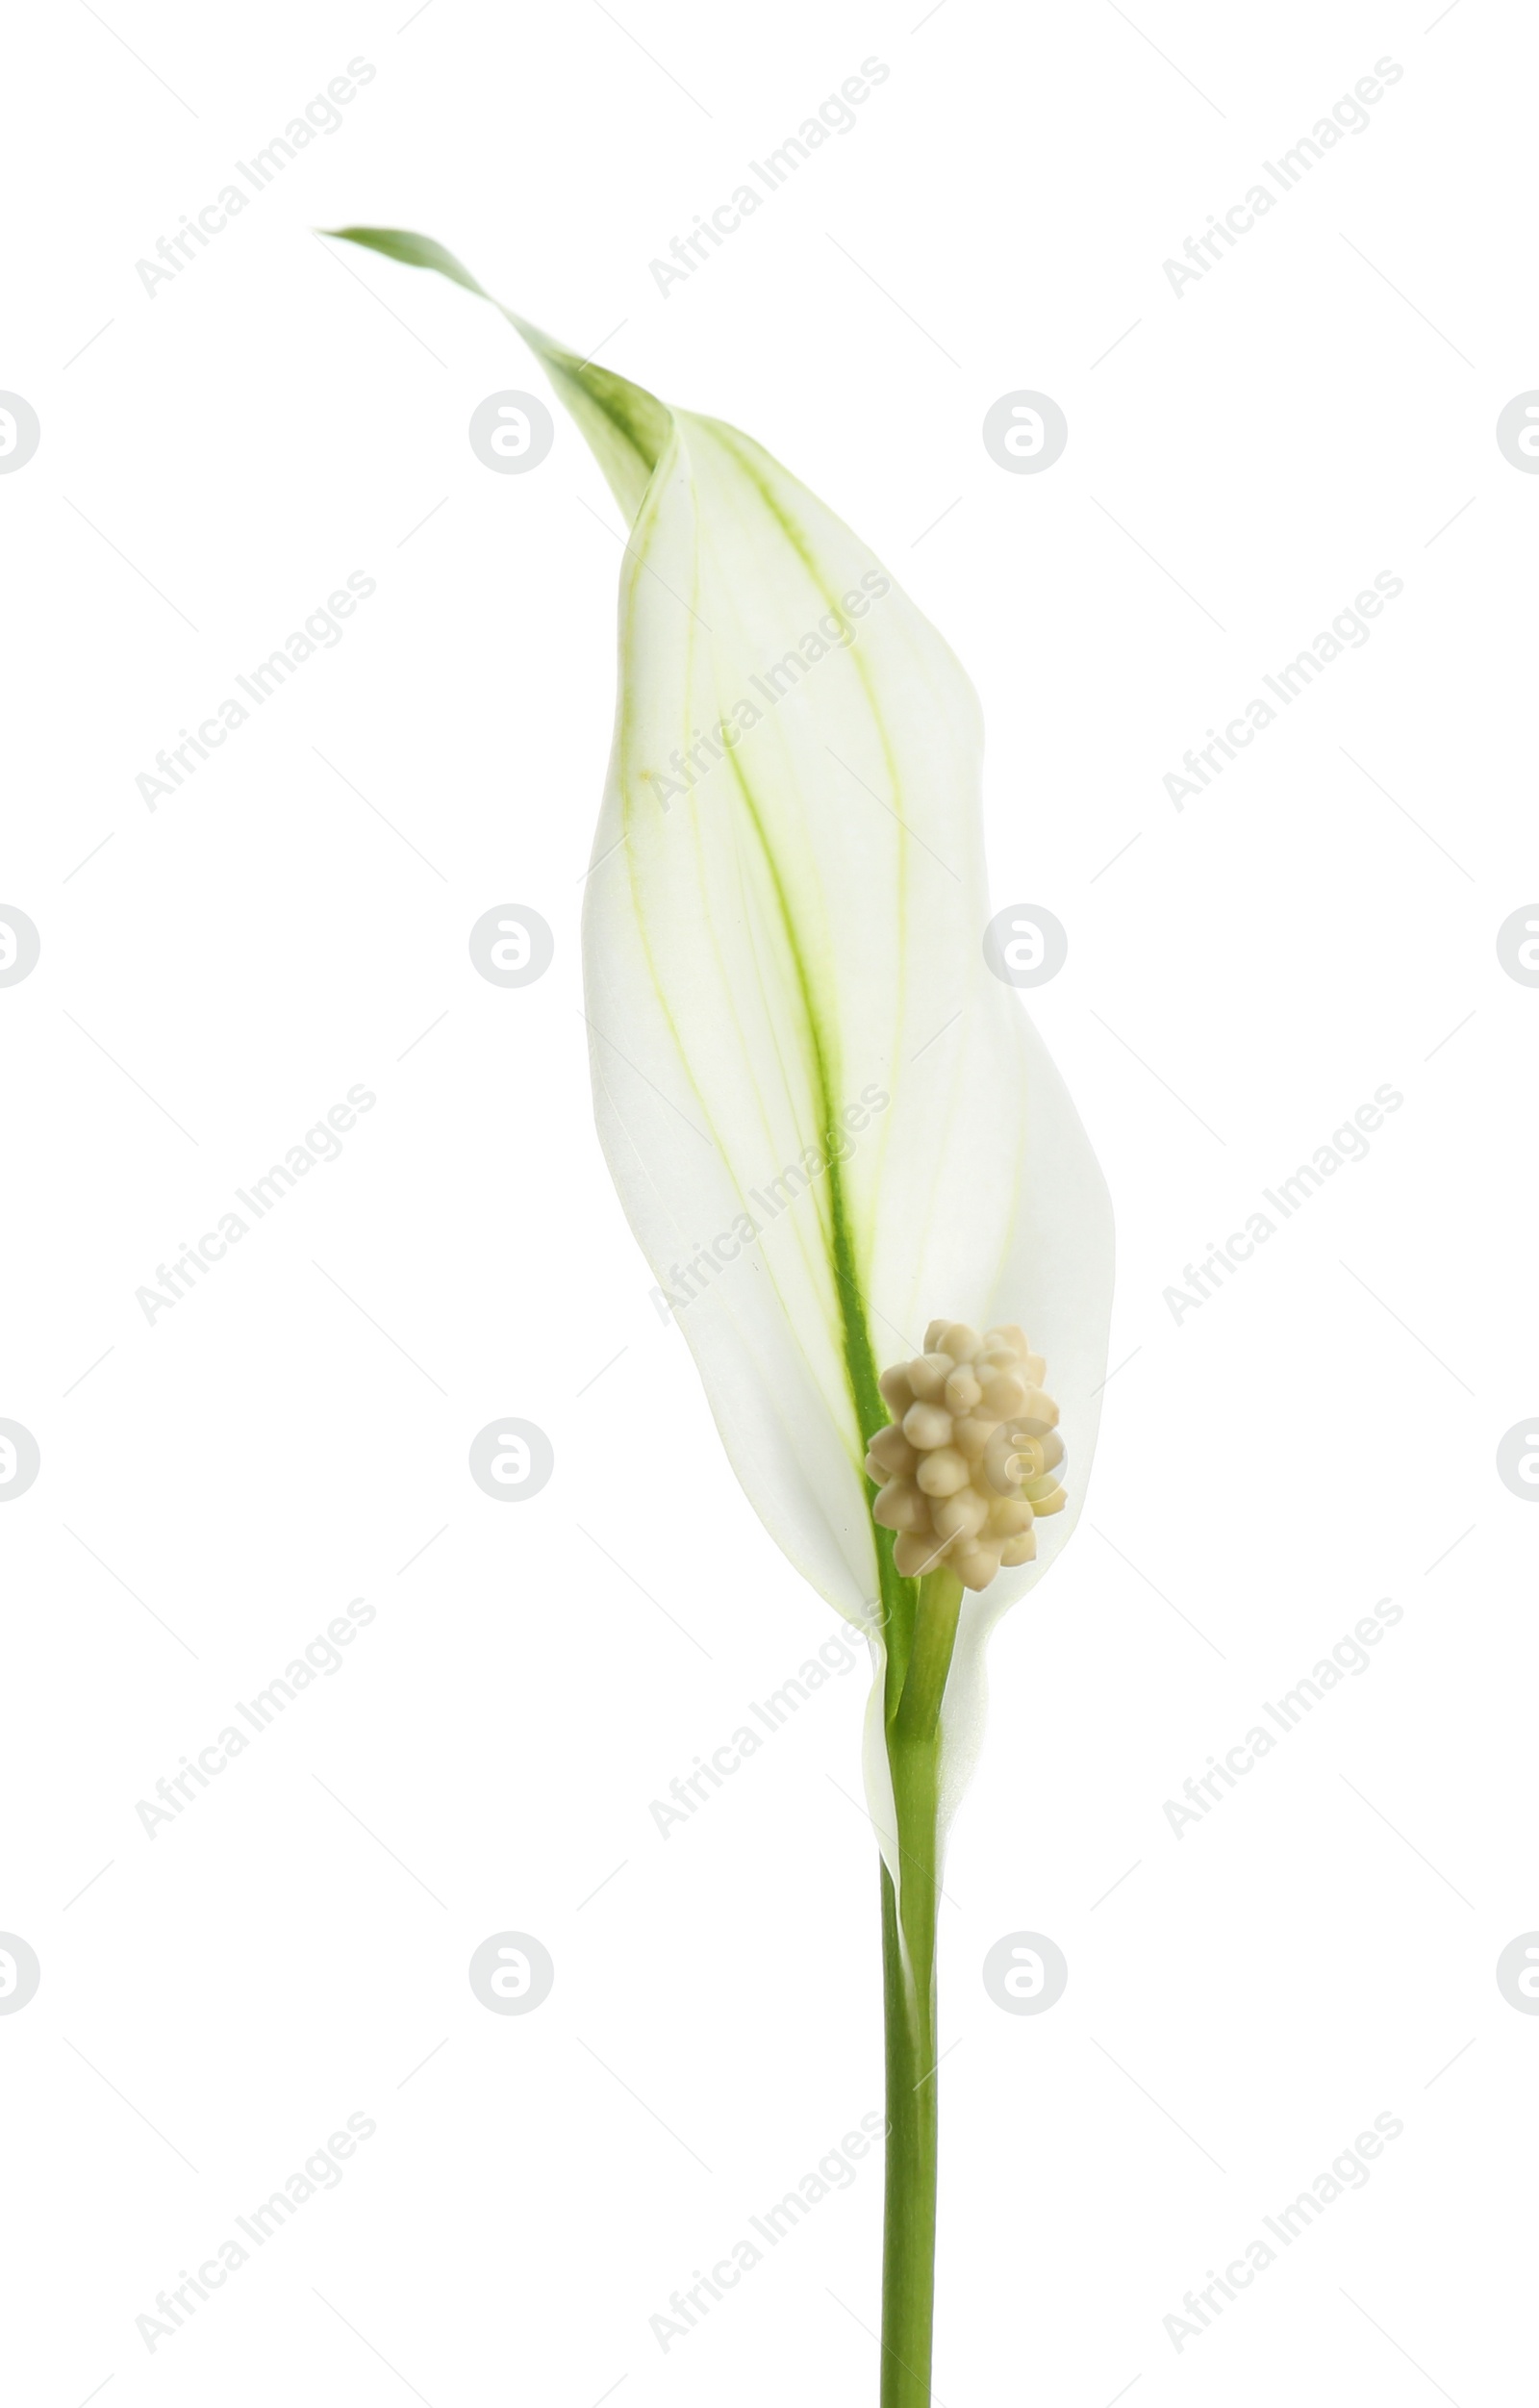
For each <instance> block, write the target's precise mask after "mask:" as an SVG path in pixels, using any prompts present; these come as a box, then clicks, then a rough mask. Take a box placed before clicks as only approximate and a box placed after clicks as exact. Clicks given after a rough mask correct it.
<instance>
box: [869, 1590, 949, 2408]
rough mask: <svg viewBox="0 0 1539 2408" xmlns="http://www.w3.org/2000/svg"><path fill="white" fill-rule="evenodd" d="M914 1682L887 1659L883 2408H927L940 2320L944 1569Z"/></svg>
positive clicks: (916, 1627)
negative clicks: (890, 1854) (889, 1827)
mask: <svg viewBox="0 0 1539 2408" xmlns="http://www.w3.org/2000/svg"><path fill="white" fill-rule="evenodd" d="M917 1587H918V1601H917V1604H916V1607H915V1611H914V1617H913V1629H912V1633H911V1635H910V1644H909V1648H908V1650H907V1668H906V1674H904V1675H902V1676H900V1677H898V1678H893V1677H891V1676H892V1675H893V1674H894V1672H895V1668H896V1652H895V1653H890V1655H889V1658H888V1665H889V1674H890V1679H889V1684H888V1698H887V1761H888V1765H889V1769H890V1771H891V1773H892V1780H893V1801H894V1807H895V1810H896V1841H897V1858H898V1872H899V1879H898V1883H897V1884H896V1885H895V1883H894V1880H893V1876H892V1874H891V1873H890V1872H889V1871H888V1869H887V1866H886V1865H885V1864H884V1865H883V1866H882V1975H883V1979H882V2003H883V2016H884V2021H885V2027H886V2055H887V2173H886V2196H885V2207H884V2223H883V2238H882V2385H881V2398H882V2408H928V2403H929V2397H930V2352H931V2340H932V2334H933V2329H934V2321H935V2209H936V2181H937V2174H938V2165H939V2161H938V2136H939V2112H940V2108H939V2095H938V2094H939V2090H940V2076H939V2072H938V2069H937V2060H938V2056H939V2050H938V2046H937V2029H938V2027H937V2020H936V1967H935V1958H936V1919H937V1910H938V1908H939V1904H940V1845H941V1832H940V1800H941V1702H942V1699H943V1697H944V1695H945V1690H946V1675H947V1673H948V1672H949V1670H950V1666H951V1656H952V1651H953V1649H954V1647H955V1644H956V1632H957V1621H958V1617H959V1615H960V1613H961V1610H962V1584H961V1582H960V1581H959V1580H958V1579H957V1577H956V1575H955V1573H954V1572H952V1571H950V1570H948V1569H947V1568H946V1566H945V1565H943V1566H942V1567H941V1568H940V1569H939V1570H937V1571H935V1572H932V1573H930V1574H929V1575H928V1576H927V1577H926V1578H925V1579H923V1580H921V1581H920V1582H919V1583H918V1584H917Z"/></svg>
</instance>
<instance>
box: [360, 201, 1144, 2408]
mask: <svg viewBox="0 0 1539 2408" xmlns="http://www.w3.org/2000/svg"><path fill="white" fill-rule="evenodd" d="M344 233H345V239H346V240H348V241H354V242H360V243H364V244H366V245H367V246H369V247H370V248H372V249H373V250H376V251H381V252H384V253H385V254H386V255H387V256H388V257H390V258H392V259H396V260H399V261H402V262H404V263H406V264H408V265H410V266H418V267H432V268H436V269H438V270H439V271H440V272H441V273H442V274H443V275H445V276H448V277H450V278H452V279H453V280H454V281H455V282H456V283H458V284H460V285H463V286H465V287H466V288H467V290H468V291H471V292H474V293H477V294H481V297H482V298H484V299H490V297H491V296H490V295H487V294H483V293H481V288H480V286H479V285H478V284H477V283H476V282H475V280H474V278H473V277H471V276H470V275H469V274H468V273H467V270H466V269H465V268H464V267H462V266H460V264H459V262H458V261H457V260H455V259H453V258H452V257H451V256H450V254H449V253H448V252H446V251H445V250H443V249H442V247H441V246H440V245H439V244H438V243H436V242H432V241H428V240H427V239H426V238H424V237H422V236H419V235H412V234H402V233H391V232H385V231H381V230H378V229H373V228H365V227H350V228H347V229H345V230H344ZM497 306H500V305H497ZM504 315H505V316H507V317H509V318H510V319H511V322H512V323H513V324H514V326H516V327H517V330H518V332H519V333H520V334H521V335H522V336H523V338H524V340H525V341H526V342H528V343H529V345H530V346H531V347H532V349H533V350H534V351H535V352H536V353H537V354H538V356H539V358H540V359H541V360H542V363H543V365H544V367H545V368H546V370H547V372H548V374H549V376H550V378H551V381H552V383H553V384H554V385H555V387H556V390H557V392H558V393H559V394H560V396H561V398H562V400H563V401H564V402H565V404H566V405H567V408H568V410H569V412H570V414H571V416H572V418H574V419H575V421H576V423H577V425H578V427H579V428H580V430H581V432H582V433H583V435H584V436H585V437H586V439H587V441H588V443H589V444H590V446H591V447H592V449H593V453H594V455H595V457H596V459H597V461H598V464H599V466H600V468H601V469H603V472H604V474H605V476H606V477H607V479H608V481H609V484H610V487H611V489H612V490H613V492H614V494H615V497H616V499H617V501H618V504H619V506H620V508H621V510H622V511H623V512H624V514H625V517H626V520H627V521H628V524H629V529H630V533H629V540H628V543H627V545H626V551H625V559H624V564H623V567H622V570H621V576H620V595H619V638H620V675H619V693H618V709H617V714H616V723H615V740H614V750H613V754H612V758H611V762H610V769H609V777H608V783H607V787H606V791H605V795H604V801H603V808H602V812H601V814H600V817H599V823H598V829H597V834H596V836H595V839H594V844H593V864H592V869H591V873H590V876H589V880H588V893H587V903H586V909H585V914H584V964H585V980H586V989H587V1009H588V1017H589V1021H590V1024H591V1028H592V1046H591V1051H592V1063H593V1093H594V1103H595V1109H596V1114H597V1121H598V1128H599V1132H600V1135H601V1138H602V1141H603V1145H604V1151H605V1153H606V1155H607V1158H608V1161H609V1166H610V1170H611V1172H612V1174H613V1177H614V1179H615V1184H616V1186H617V1188H618V1191H619V1197H620V1201H621V1203H622V1204H623V1206H624V1209H625V1213H626V1216H627V1218H628V1220H629V1221H630V1224H631V1227H632V1229H633V1230H634V1231H635V1233H636V1236H637V1238H638V1240H639V1242H640V1244H641V1246H642V1248H643V1252H644V1254H645V1255H646V1256H647V1258H648V1260H649V1261H650V1263H651V1264H652V1266H653V1269H654V1271H655V1273H656V1275H657V1278H658V1280H659V1282H660V1283H661V1285H662V1287H663V1289H664V1291H665V1293H666V1294H668V1295H669V1298H670V1300H671V1302H672V1304H673V1305H674V1309H675V1313H676V1317H677V1319H678V1323H679V1326H680V1328H681V1329H682V1331H683V1332H684V1336H685V1338H686V1340H687V1342H688V1344H689V1346H690V1349H691V1351H692V1353H693V1355H694V1359H695V1363H696V1365H697V1367H698V1370H699V1373H700V1377H701V1379H702V1380H703V1381H704V1383H705V1389H706V1394H707V1396H708V1398H709V1400H710V1404H711V1408H712V1411H713V1413H714V1415H715V1418H716V1422H717V1426H718V1428H719V1432H720V1433H721V1437H722V1441H723V1443H724V1445H725V1447H726V1450H727V1454H728V1456H729V1457H730V1459H731V1462H732V1466H733V1468H734V1470H735V1471H736V1473H737V1476H738V1478H739V1480H740V1481H741V1482H742V1483H743V1486H744V1489H745V1490H746V1492H747V1494H748V1497H749V1499H750V1500H751V1502H752V1504H753V1506H754V1507H755V1508H756V1510H757V1511H758V1513H759V1516H760V1518H761V1519H762V1521H763V1522H764V1524H765V1527H766V1529H767V1530H768V1531H769V1532H770V1535H771V1536H772V1537H773V1538H774V1539H775V1540H776V1542H777V1543H778V1545H779V1546H780V1547H781V1548H782V1549H783V1550H784V1552H785V1554H786V1555H787V1556H788V1557H789V1558H790V1559H791V1561H792V1562H793V1563H794V1564H795V1567H796V1569H797V1570H798V1571H799V1572H800V1573H801V1574H802V1575H803V1577H804V1578H805V1579H806V1580H808V1581H809V1582H811V1584H812V1585H813V1586H814V1587H815V1588H817V1589H818V1590H819V1591H820V1593H821V1595H822V1596H823V1597H825V1598H826V1599H827V1601H828V1603H829V1604H830V1605H831V1606H833V1607H834V1608H835V1609H836V1610H837V1611H839V1612H840V1613H842V1614H843V1615H844V1616H845V1618H846V1620H848V1621H850V1622H851V1623H853V1624H855V1625H856V1626H857V1627H858V1628H859V1629H860V1630H861V1631H863V1632H864V1633H865V1634H866V1635H867V1637H868V1639H869V1640H870V1648H871V1655H872V1659H873V1663H874V1667H875V1679H874V1682H873V1686H872V1692H871V1701H870V1711H869V1714H868V1720H867V1736H866V1746H865V1760H866V1776H867V1787H868V1794H869V1796H870V1804H871V1811H872V1816H873V1820H874V1822H875V1825H876V1829H877V1834H878V1838H879V1840H880V1845H881V1851H882V1857H883V1870H882V1923H883V1950H884V1964H885V2003H886V2020H887V2074H888V2086H887V2097H888V2117H889V2145H888V2165H887V2193H886V2242H885V2257H884V2274H883V2326H882V2339H883V2358H882V2400H883V2403H884V2408H921V2403H927V2402H928V2399H929V2369H930V2339H931V2319H932V2299H933V2289H934V2245H935V2163H936V2159H935V2151H936V2100H937V2091H938V2088H939V2085H938V2081H937V2080H936V2078H935V2067H936V2063H937V2058H938V2054H939V2052H938V2049H937V2045H936V2019H935V1939H936V1903H937V1895H938V1883H939V1874H940V1863H941V1851H942V1845H943V1838H944V1827H945V1824H946V1821H947V1820H948V1818H949V1815H950V1812H951V1811H952V1810H953V1809H954V1806H955V1802H956V1798H957V1796H958V1794H959V1792H960V1790H961V1787H962V1786H963V1784H964V1782H965V1780H966V1778H967V1775H968V1772H969V1770H970V1768H971V1763H972V1761H973V1758H974V1754H975V1751H976V1748H977V1745H978V1742H979V1737H980V1734H981V1715H982V1702H983V1679H982V1659H983V1648H984V1642H985V1639H986V1637H987V1635H988V1633H989V1630H990V1628H991V1627H992V1625H993V1624H994V1623H995V1622H996V1621H997V1618H998V1616H999V1614H1000V1613H1001V1612H1002V1611H1003V1610H1004V1609H1005V1608H1006V1607H1008V1606H1009V1605H1011V1604H1013V1603H1014V1602H1015V1600H1016V1599H1017V1598H1019V1597H1020V1596H1021V1595H1022V1593H1023V1592H1024V1590H1025V1589H1027V1588H1028V1587H1029V1586H1030V1585H1031V1584H1032V1583H1033V1582H1034V1581H1036V1580H1038V1579H1040V1578H1041V1576H1042V1574H1043V1573H1044V1571H1046V1569H1047V1565H1048V1564H1049V1563H1050V1562H1051V1561H1052V1560H1053V1559H1054V1557H1055V1556H1056V1555H1057V1553H1058V1551H1059V1549H1060V1548H1061V1547H1062V1546H1063V1544H1064V1542H1065V1541H1066V1539H1067V1538H1068V1536H1069V1534H1070V1532H1071V1531H1072V1528H1073V1524H1074V1521H1075V1518H1076V1515H1077V1513H1078V1510H1079V1508H1080V1505H1081V1503H1082V1501H1083V1497H1084V1490H1085V1482H1086V1477H1087V1475H1088V1472H1089V1468H1090V1461H1091V1455H1092V1451H1093V1449H1094V1445H1095V1438H1096V1425H1097V1409H1098V1399H1099V1389H1100V1383H1101V1381H1102V1379H1103V1377H1104V1373H1105V1362H1106V1337H1107V1323H1108V1318H1109V1313H1110V1303H1111V1263H1112V1236H1111V1215H1110V1206H1109V1203H1108V1199H1107V1196H1106V1191H1105V1186H1104V1183H1103V1181H1102V1179H1101V1176H1100V1173H1099V1170H1098V1168H1097V1163H1096V1160H1095V1157H1094V1155H1093V1153H1092V1152H1091V1149H1090V1145H1089V1142H1088V1140H1087V1138H1086V1136H1085V1133H1084V1130H1083V1129H1082V1128H1081V1127H1080V1124H1079V1121H1078V1118H1077V1116H1076V1115H1075V1112H1074V1109H1073V1106H1072V1103H1071V1102H1070V1099H1069V1097H1068V1094H1067V1093H1066V1091H1065V1088H1064V1086H1063V1083H1062V1081H1061V1080H1060V1078H1059V1077H1058V1075H1057V1073H1056V1071H1055V1070H1054V1068H1053V1066H1052V1063H1051V1062H1050V1061H1049V1059H1048V1058H1047V1053H1046V1052H1045V1051H1044V1049H1043V1047H1042V1045H1041V1043H1040V1041H1039V1040H1038V1038H1037V1036H1036V1034H1035V1032H1034V1030H1033V1029H1032V1027H1031V1025H1030V1023H1029V1021H1028V1020H1027V1019H1026V1017H1025V1014H1024V1012H1023V1011H1022V1008H1021V1005H1020V1002H1019V1000H1018V998H1017V996H1016V995H1015V994H1014V993H1013V992H1011V991H1010V990H1009V989H1008V988H1007V987H1006V986H1004V985H1003V984H1001V983H1000V982H999V980H998V979H997V977H995V976H993V975H992V973H991V972H990V970H989V968H988V966H987V964H986V962H985V958H984V954H983V951H982V942H981V940H982V935H983V930H984V927H985V925H986V923H987V921H988V917H989V910H988V903H987V900H986V886H985V878H984V864H983V849H982V830H981V815H980V807H979V790H980V774H981V760H982V728H981V722H980V717H979V711H978V704H977V700H976V697H975V696H974V694H973V692H972V688H971V685H970V684H969V682H968V679H967V677H966V675H965V674H964V672H963V671H962V669H961V668H960V666H959V665H958V663H957V662H956V661H955V660H954V659H953V657H952V655H951V653H950V652H949V650H948V649H947V647H946V645H945V644H944V643H943V642H942V640H941V638H940V637H939V636H938V635H937V633H936V632H935V630H934V628H933V627H931V626H930V625H929V624H928V623H927V622H926V621H925V620H924V619H923V618H922V617H921V614H920V612H919V611H918V610H916V609H915V607H914V605H913V604H912V603H911V602H910V601H909V600H908V599H907V597H906V596H904V595H903V594H902V593H901V592H900V591H899V590H898V588H897V586H896V584H895V582H894V581H893V579H892V578H891V577H890V576H889V575H888V573H887V571H886V570H884V569H883V568H882V566H881V564H880V562H879V561H878V560H877V559H876V558H875V556H874V555H873V554H872V553H871V552H870V551H869V550H868V549H867V547H866V545H864V544H862V543H861V542H860V540H859V539H858V537H856V536H854V535H853V534H851V532H850V530H849V529H848V528H847V527H846V526H845V525H844V524H843V523H842V522H841V521H840V520H838V519H837V518H835V516H834V515H833V513H832V512H831V511H830V510H828V509H827V508H826V507H825V505H824V504H823V503H822V502H820V500H819V499H818V498H817V496H816V495H815V494H811V493H809V492H808V491H807V489H806V487H805V486H803V485H800V484H798V483H797V481H796V480H795V477H793V476H791V475H789V474H788V473H787V471H786V470H785V469H783V468H781V467H780V465H779V463H778V462H777V461H775V460H773V459H771V457H770V454H769V453H768V452H767V451H765V450H764V449H763V448H762V447H761V446H760V445H759V444H756V443H755V442H754V441H753V440H752V439H751V438H750V437H748V436H746V435H744V434H741V433H740V432H739V431H738V430H737V429H736V428H734V427H731V426H727V425H725V424H723V423H721V422H720V421H719V420H718V419H714V418H699V417H696V416H695V415H694V413H692V412H689V411H685V410H676V409H671V408H669V406H667V405H666V404H665V403H663V402H661V401H659V400H657V399H656V398H655V397H654V396H653V395H652V394H651V393H646V392H644V391H643V389H642V388H641V387H640V386H638V385H633V384H630V383H628V382H627V381H626V380H625V379H624V378H623V377H621V376H618V375H616V374H615V373H614V372H613V371H611V370H610V369H608V368H599V367H597V366H595V365H593V363H592V362H583V361H580V360H579V359H578V358H577V357H576V356H575V355H574V354H573V353H571V352H569V351H568V350H565V349H564V348H563V347H562V346H561V345H560V344H559V343H556V342H552V341H551V340H550V339H549V338H548V337H547V336H545V335H542V333H540V331H539V330H538V329H537V328H535V327H533V326H530V325H527V324H525V323H524V321H523V320H522V319H520V318H518V317H514V316H513V313H512V312H511V311H505V312H504ZM884 1366H885V1367H886V1368H885V1370H884V1368H883V1367H884ZM673 1468H674V1469H675V1471H676V1468H677V1467H673Z"/></svg>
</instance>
